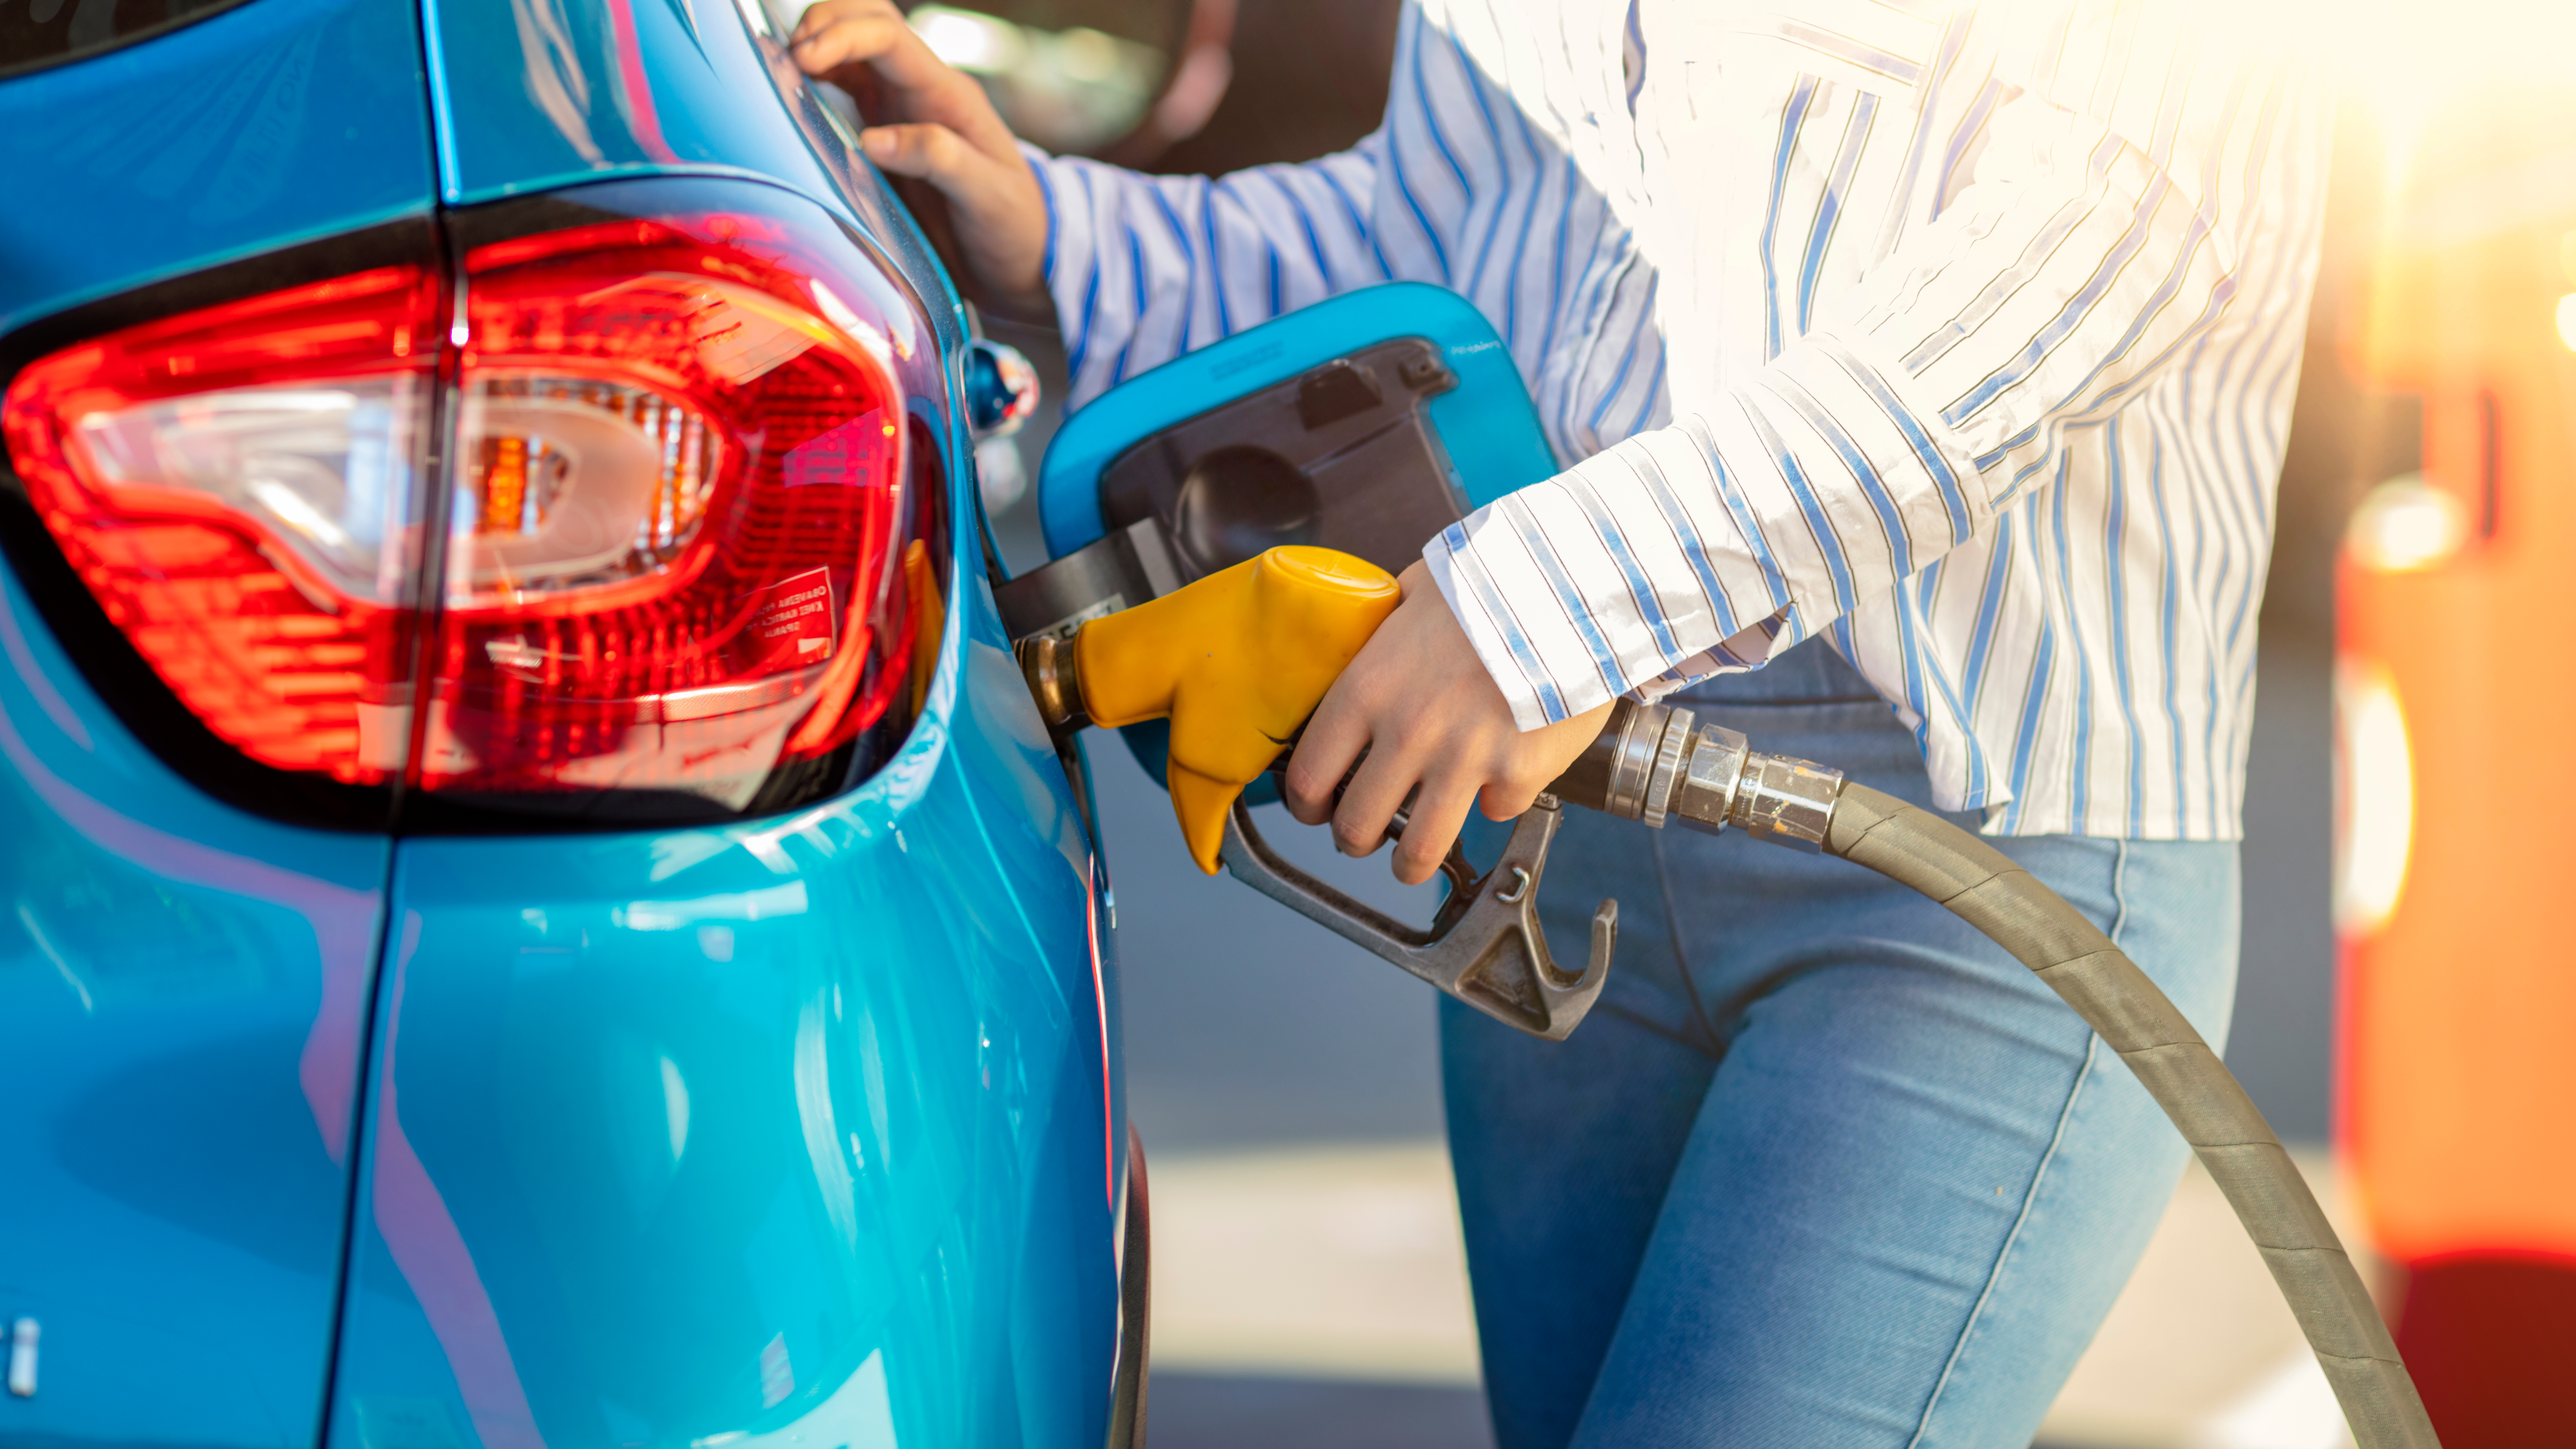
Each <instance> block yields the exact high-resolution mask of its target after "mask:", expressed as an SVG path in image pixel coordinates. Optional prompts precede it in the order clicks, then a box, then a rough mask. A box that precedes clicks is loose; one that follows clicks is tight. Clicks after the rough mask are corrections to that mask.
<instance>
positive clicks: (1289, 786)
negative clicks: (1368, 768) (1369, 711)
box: [1279, 698, 1368, 825]
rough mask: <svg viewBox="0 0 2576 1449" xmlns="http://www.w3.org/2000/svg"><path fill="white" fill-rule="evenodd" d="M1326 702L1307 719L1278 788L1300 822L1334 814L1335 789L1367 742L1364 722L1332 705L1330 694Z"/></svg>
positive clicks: (1311, 822)
mask: <svg viewBox="0 0 2576 1449" xmlns="http://www.w3.org/2000/svg"><path fill="white" fill-rule="evenodd" d="M1324 705H1325V707H1324V708H1321V709H1318V710H1316V711H1315V714H1314V717H1313V718H1311V719H1309V720H1307V721H1306V730H1305V733H1304V734H1303V735H1301V736H1300V737H1299V738H1298V741H1297V752H1296V753H1295V754H1293V755H1290V756H1289V757H1288V773H1287V778H1286V779H1285V780H1284V781H1283V782H1282V784H1281V788H1280V791H1279V795H1280V799H1281V800H1282V801H1283V802H1285V803H1286V805H1287V806H1288V814H1289V816H1290V818H1292V819H1294V820H1295V821H1296V822H1297V823H1298V824H1300V825H1321V824H1323V823H1324V822H1325V821H1327V820H1329V819H1331V818H1332V816H1333V810H1334V807H1335V806H1336V805H1337V804H1338V803H1339V802H1338V801H1336V800H1335V799H1334V798H1333V792H1334V791H1336V790H1338V789H1340V788H1341V784H1342V777H1343V776H1345V775H1347V774H1349V773H1350V772H1351V766H1353V765H1354V764H1357V763H1358V762H1359V758H1360V751H1361V750H1362V749H1364V748H1365V747H1366V746H1367V744H1368V731H1367V726H1366V725H1365V723H1363V722H1361V721H1359V720H1357V719H1355V718H1353V717H1352V716H1351V715H1350V714H1349V713H1348V712H1347V711H1340V710H1335V709H1333V708H1332V707H1331V706H1332V701H1331V700H1330V699H1329V698H1327V699H1326V700H1325V702H1324Z"/></svg>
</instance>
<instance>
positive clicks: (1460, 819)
mask: <svg viewBox="0 0 2576 1449" xmlns="http://www.w3.org/2000/svg"><path fill="white" fill-rule="evenodd" d="M1475 801H1476V789H1475V782H1474V781H1473V780H1468V781H1464V782H1460V781H1455V780H1443V781H1440V782H1438V783H1433V782H1430V781H1425V782H1424V783H1423V786H1422V791H1421V794H1420V796H1419V797H1418V798H1416V799H1415V800H1414V802H1413V814H1412V816H1411V818H1410V819H1408V820H1407V821H1406V822H1405V826H1404V838H1403V839H1402V840H1399V841H1397V842H1396V843H1395V878H1396V879H1397V880H1400V881H1402V882H1404V883H1405V884H1406V885H1420V884H1422V883H1423V882H1424V881H1427V880H1429V879H1431V875H1432V872H1434V871H1436V870H1438V869H1439V868H1440V862H1441V860H1442V858H1443V857H1445V856H1447V855H1448V854H1449V846H1450V844H1451V843H1452V842H1453V841H1455V840H1457V838H1458V831H1459V830H1460V828H1462V827H1463V826H1465V825H1466V823H1467V810H1468V807H1469V806H1471V805H1473V804H1474V803H1475Z"/></svg>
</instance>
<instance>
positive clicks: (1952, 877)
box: [1825, 784, 2441, 1449]
mask: <svg viewBox="0 0 2576 1449" xmlns="http://www.w3.org/2000/svg"><path fill="white" fill-rule="evenodd" d="M1825 850H1826V851H1827V853H1829V854H1833V855H1839V856H1841V857H1843V858H1844V859H1846V860H1849V861H1852V862H1854V863H1855V864H1859V865H1865V866H1868V867H1869V868H1870V869H1872V870H1874V871H1877V872H1878V873H1879V874H1881V875H1883V876H1886V877H1887V878H1888V879H1890V880H1894V881H1899V882H1902V883H1903V884H1905V885H1908V886H1911V887H1913V888H1914V889H1916V890H1918V891H1921V892H1922V893H1923V894H1925V895H1927V896H1930V897H1931V898H1932V899H1933V900H1936V901H1939V902H1940V903H1941V904H1942V905H1944V906H1947V907H1949V909H1950V910H1951V911H1952V912H1953V913H1954V914H1956V915H1957V916H1958V917H1959V918H1960V919H1961V920H1964V921H1966V922H1967V923H1968V924H1969V925H1972V926H1974V927H1976V928H1977V929H1978V930H1980V931H1983V932H1985V933H1986V934H1987V935H1988V936H1990V937H1993V938H1994V941H1995V944H1997V945H1999V946H2001V947H2003V948H2004V949H2005V950H2007V951H2010V952H2011V953H2012V954H2013V956H2014V958H2015V959H2017V960H2019V961H2020V962H2021V963H2022V964H2023V965H2025V966H2027V967H2029V968H2030V969H2031V970H2033V971H2036V972H2038V973H2039V979H2040V980H2042V981H2045V982H2047V983H2048V986H2049V989H2050V990H2052V991H2054V992H2056V993H2057V994H2058V995H2059V996H2060V997H2062V998H2064V999H2065V1001H2066V1004H2067V1005H2069V1006H2072V1007H2074V1008H2075V1011H2076V1014H2077V1015H2079V1016H2081V1017H2083V1018H2084V1020H2085V1021H2086V1022H2087V1023H2089V1024H2090V1025H2091V1026H2092V1028H2093V1030H2095V1031H2096V1032H2099V1033H2100V1034H2101V1037H2102V1040H2104V1041H2106V1042H2108V1043H2110V1045H2111V1049H2112V1050H2113V1051H2116V1052H2118V1053H2119V1054H2120V1059H2121V1060H2122V1061H2125V1062H2127V1063H2128V1064H2129V1069H2130V1070H2131V1071H2134V1072H2136V1073H2137V1074H2138V1080H2139V1081H2141V1082H2143V1083H2145V1084H2146V1088H2147V1091H2148V1092H2149V1093H2150V1094H2151V1095H2153V1096H2154V1097H2155V1099H2156V1103H2157V1105H2159V1106H2161V1107H2163V1108H2164V1109H2165V1115H2166V1116H2168V1117H2171V1118H2172V1119H2173V1124H2174V1126H2176V1127H2178V1128H2180V1129H2181V1130H2182V1135H2183V1139H2184V1140H2185V1141H2187V1142H2189V1143H2190V1144H2191V1149H2192V1151H2194V1152H2196V1153H2198V1154H2199V1155H2200V1160H2201V1164H2202V1165H2203V1166H2205V1167H2207V1168H2208V1169H2209V1175H2210V1177H2211V1178H2213V1179H2215V1180H2216V1181H2217V1183H2218V1187H2219V1190H2220V1191H2221V1192H2224V1193H2226V1194H2227V1202H2228V1205H2229V1206H2230V1207H2233V1208H2235V1209H2236V1216H2237V1219H2238V1221H2240V1222H2242V1223H2244V1224H2245V1231H2246V1232H2247V1233H2248V1234H2250V1235H2252V1237H2253V1239H2254V1243H2255V1246H2257V1247H2259V1248H2260V1249H2262V1251H2263V1261H2264V1262H2265V1263H2266V1264H2267V1265H2269V1266H2270V1268H2271V1270H2272V1278H2273V1280H2274V1281H2275V1282H2277V1283H2279V1284H2280V1285H2281V1296H2282V1297H2283V1298H2286V1299H2288V1300H2289V1303H2290V1311H2291V1312H2292V1313H2293V1314H2295V1315H2297V1317H2298V1320H2299V1329H2300V1331H2301V1332H2303V1333H2305V1334H2306V1335H2307V1336H2308V1345H2309V1347H2311V1348H2313V1349H2315V1350H2316V1353H2317V1362H2318V1363H2319V1364H2320V1365H2322V1366H2323V1367H2324V1368H2325V1372H2326V1379H2327V1381H2328V1382H2329V1383H2331V1384H2332V1385H2333V1386H2334V1392H2335V1398H2336V1399H2337V1400H2338V1401H2340V1402H2341V1403H2342V1405H2343V1413H2344V1419H2345V1421H2346V1422H2347V1423H2349V1424H2350V1425H2351V1426H2352V1434H2353V1439H2354V1442H2355V1443H2357V1444H2358V1445H2359V1446H2360V1449H2438V1446H2439V1445H2440V1443H2441V1441H2440V1440H2439V1439H2437V1438H2435V1437H2434V1434H2433V1422H2432V1420H2431V1419H2429V1418H2428V1417H2426V1415H2425V1413H2424V1401H2423V1399H2422V1398H2420V1397H2418V1396H2417V1394H2416V1392H2415V1381H2414V1380H2413V1379H2411V1378H2409V1377H2408V1376H2407V1373H2406V1365H2405V1363H2404V1362H2403V1361H2402V1360H2400V1359H2399V1358H2398V1356H2397V1345H2396V1343H2395V1342H2394V1341H2393V1340H2392V1339H2390V1338H2389V1336H2388V1326H2387V1324H2385V1323H2384V1322H2382V1321H2381V1320H2380V1317H2379V1310H2378V1308H2377V1307H2376V1306H2374V1305H2373V1304H2372V1303H2371V1301H2370V1294H2369V1293H2368V1292H2366V1291H2365V1290H2364V1289H2363V1288H2362V1286H2361V1275H2360V1274H2358V1273H2356V1272H2354V1271H2353V1266H2352V1258H2351V1257H2350V1256H2349V1255H2348V1254H2346V1253H2345V1252H2344V1250H2343V1244H2342V1243H2341V1242H2340V1241H2338V1240H2337V1239H2336V1237H2335V1233H2334V1229H2333V1228H2332V1227H2330V1226H2328V1225H2327V1223H2326V1217H2325V1214H2324V1212H2322V1211H2321V1210H2319V1209H2318V1207H2317V1200H2316V1197H2315V1196H2314V1195H2313V1194H2311V1193H2310V1192H2309V1191H2308V1184H2307V1181H2306V1179H2304V1178H2302V1177H2300V1176H2299V1169H2298V1168H2297V1167H2296V1166H2295V1165H2293V1164H2292V1163H2291V1161H2290V1154H2289V1153H2287V1152H2285V1151H2283V1150H2282V1148H2281V1140H2280V1139H2279V1138H2278V1137H2275V1136H2273V1135H2272V1127H2271V1124H2270V1123H2268V1122H2265V1121H2264V1120H2263V1114H2262V1113H2261V1112H2259V1111H2257V1110H2256V1109H2255V1106H2254V1103H2253V1102H2252V1101H2251V1100H2249V1099H2248V1098H2247V1097H2246V1095H2245V1089H2244V1088H2243V1087H2240V1086H2238V1085H2237V1083H2236V1077H2235V1075H2234V1074H2233V1073H2231V1072H2229V1071H2228V1070H2227V1066H2226V1064H2225V1063H2223V1062H2221V1061H2220V1060H2219V1059H2218V1054H2217V1053H2216V1052H2213V1051H2211V1050H2210V1049H2209V1044H2208V1043H2207V1042H2204V1041H2202V1040H2201V1039H2200V1033H2198V1032H2196V1031H2194V1030H2192V1027H2191V1023H2190V1022H2188V1021H2185V1020H2183V1017H2182V1013H2181V1012H2180V1011H2178V1010H2176V1009H2175V1007H2174V1004H2173V1002H2171V1001H2170V1000H2168V999H2166V997H2165V994H2164V992H2163V991H2161V990H2159V989H2157V986H2156V984H2155V983H2154V982H2153V981H2150V980H2148V979H2147V974H2146V973H2145V972H2143V971H2141V970H2139V969H2138V967H2137V963H2135V962H2133V961H2131V960H2130V959H2129V958H2128V957H2127V956H2125V955H2123V954H2121V952H2120V948H2119V947H2117V946H2115V945H2113V944H2111V938H2110V937H2108V936H2105V935H2103V934H2102V933H2101V932H2100V931H2098V930H2095V929H2094V927H2093V923H2092V922H2091V921H2088V920H2086V919H2085V918H2084V917H2083V915H2082V914H2081V913H2079V912H2078V911H2077V910H2076V909H2075V908H2074V907H2073V906H2070V905H2068V904H2067V903H2066V902H2065V901H2064V900H2062V899H2060V898H2059V897H2058V895H2057V893H2056V892H2054V891H2051V890H2050V889H2048V887H2046V886H2044V885H2041V884H2040V883H2039V882H2038V881H2035V880H2033V879H2031V877H2030V875H2029V873H2028V872H2026V871H2024V870H2023V869H2022V868H2021V867H2020V866H2017V865H2015V864H2013V863H2012V861H2011V860H2010V859H2008V858H2006V857H2005V856H2004V854H2003V853H2002V852H2001V851H1998V850H1996V849H1995V848H1994V847H1992V846H1990V845H1988V844H1986V843H1985V842H1984V841H1983V840H1980V839H1978V838H1977V837H1976V836H1974V835H1971V834H1970V833H1968V832H1967V831H1965V830H1962V829H1960V828H1959V827H1957V826H1955V825H1952V824H1951V823H1950V822H1948V821H1946V820H1943V819H1942V818H1940V817H1939V816H1937V815H1934V814H1931V813H1930V812H1928V811H1924V810H1918V809H1916V808H1915V807H1913V806H1911V805H1908V804H1906V803H1905V802H1904V801H1902V800H1899V799H1896V798H1895V797H1894V796H1891V795H1886V794H1882V793H1880V792H1879V791H1876V790H1873V789H1870V788H1869V787H1868V786H1866V785H1856V784H1846V785H1844V786H1843V789H1842V794H1841V797H1840V798H1839V799H1838V800H1837V801H1836V802H1835V804H1834V811H1833V821H1832V825H1831V827H1830V828H1829V830H1828V832H1827V834H1826V837H1825Z"/></svg>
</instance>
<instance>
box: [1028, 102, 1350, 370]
mask: <svg viewBox="0 0 2576 1449" xmlns="http://www.w3.org/2000/svg"><path fill="white" fill-rule="evenodd" d="M1023 150H1024V152H1025V154H1026V155H1027V156H1028V158H1029V163H1030V166H1031V168H1032V169H1033V170H1034V171H1035V172H1036V174H1037V176H1038V179H1039V183H1040V185H1041V186H1042V187H1043V188H1044V189H1045V191H1046V194H1047V211H1048V243H1047V265H1046V272H1047V289H1048V292H1049V293H1050V295H1052V297H1053V298H1054V301H1055V307H1056V317H1057V321H1058V325H1059V326H1060V327H1061V328H1062V330H1063V332H1064V338H1065V348H1066V353H1067V360H1068V364H1069V366H1068V370H1069V371H1070V373H1071V375H1072V384H1071V388H1070V397H1069V399H1068V400H1069V401H1070V402H1071V403H1073V404H1074V405H1075V406H1080V405H1081V404H1082V403H1084V402H1087V401H1089V400H1090V399H1091V398H1093V397H1096V396H1098V395H1099V394H1101V393H1103V392H1105V391H1107V390H1108V389H1110V388H1112V387H1114V386H1116V385H1117V384H1119V383H1121V382H1124V381H1126V380H1127V379H1128V378H1131V377H1134V376H1136V375H1137V374H1139V373H1142V372H1145V371H1148V370H1149V369H1152V368H1154V367H1157V366H1160V365H1161V364H1163V363H1165V362H1169V361H1171V360H1172V359H1173V358H1175V357H1178V356H1180V355H1181V354H1182V353H1184V352H1188V351H1190V350H1191V349H1193V348H1197V347H1202V346H1205V345H1207V344H1208V343H1210V342H1214V341H1216V340H1217V339H1219V338H1221V337H1225V336H1227V335H1229V334H1231V333H1234V332H1237V331H1240V330H1242V329H1244V328H1246V327H1251V326H1254V325H1256V324H1258V323H1261V322H1266V321H1268V320H1270V319H1271V318H1273V317H1276V316H1279V315H1281V314H1282V313H1285V312H1290V311H1294V310H1295V309H1297V308H1299V307H1302V306H1306V305H1308V304H1310V303H1313V302H1317V301H1321V300H1322V299H1324V298H1326V297H1329V296H1332V295H1334V294H1335V293H1337V292H1342V291H1347V290H1349V289H1351V288H1353V287H1359V286H1366V285H1368V284H1369V283H1372V282H1378V281H1384V280H1385V279H1386V271H1385V267H1384V264H1383V263H1382V262H1381V261H1379V259H1378V258H1377V255H1376V250H1375V246H1374V244H1373V242H1372V239H1371V229H1370V226H1369V209H1370V197H1371V193H1372V190H1373V188H1374V186H1375V177H1376V153H1375V144H1374V138H1371V140H1368V141H1363V142H1362V143H1361V144H1360V146H1359V147H1357V148H1355V149H1353V150H1351V151H1347V152H1343V153H1340V154H1338V155H1333V156H1327V157H1325V158H1323V159H1322V160H1319V161H1311V162H1306V163H1302V164H1299V165H1294V166H1262V167H1255V168H1253V169H1251V170H1247V171H1239V172H1236V173H1234V174H1232V175H1229V176H1225V177H1221V178H1218V179H1215V180H1210V179H1209V178H1207V177H1204V176H1147V175H1143V174H1140V173H1137V172H1133V171H1127V170H1123V169H1121V168H1118V167H1114V166H1107V165H1103V164H1101V163H1099V162H1096V161H1087V160H1082V159H1079V158H1074V157H1049V156H1047V155H1045V154H1044V153H1043V152H1040V151H1038V150H1036V149H1035V148H1033V147H1024V148H1023Z"/></svg>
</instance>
